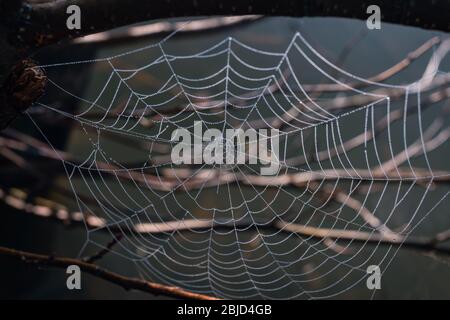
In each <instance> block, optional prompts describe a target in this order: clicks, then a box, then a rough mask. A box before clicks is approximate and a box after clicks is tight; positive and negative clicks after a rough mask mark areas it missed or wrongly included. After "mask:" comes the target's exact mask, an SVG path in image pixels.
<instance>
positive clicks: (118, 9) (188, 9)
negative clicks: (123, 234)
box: [23, 0, 450, 47]
mask: <svg viewBox="0 0 450 320" xmlns="http://www.w3.org/2000/svg"><path fill="white" fill-rule="evenodd" d="M72 4H75V5H78V6H80V8H81V10H82V14H83V23H84V28H82V29H81V30H75V31H73V30H69V29H67V28H65V25H66V19H67V13H66V9H67V7H68V6H69V5H72ZM373 4H376V5H379V6H380V8H381V13H382V21H385V22H390V23H397V24H402V25H407V26H415V27H421V28H424V29H434V30H440V31H450V25H449V23H448V19H447V18H446V16H445V15H444V14H439V13H441V12H449V11H450V3H449V2H448V1H446V0H436V1H433V2H425V1H407V0H389V1H385V0H378V1H372V0H371V1H361V0H347V1H340V0H296V1H292V0H279V1H277V2H276V3H271V2H264V1H258V0H227V1H212V0H195V1H194V0H191V1H186V0H172V1H166V0H152V1H142V0H128V1H122V0H96V1H92V0H75V1H74V0H71V1H65V0H60V1H52V2H46V3H37V4H33V5H31V7H30V21H31V22H32V26H33V27H32V28H28V29H26V30H24V31H23V36H24V39H27V42H28V45H32V46H36V47H40V46H43V45H48V44H52V43H55V42H58V41H61V40H65V39H68V38H69V39H70V38H75V37H79V36H83V35H86V34H92V33H97V32H101V31H105V30H109V29H112V28H115V27H120V26H124V25H129V24H133V23H137V22H142V21H146V20H152V19H164V18H171V17H186V16H211V15H221V16H227V15H248V14H260V15H276V16H296V17H311V16H313V17H342V18H354V19H362V20H365V19H367V18H368V16H369V15H368V14H367V13H366V9H367V7H368V6H369V5H373ZM99 12H101V14H99Z"/></svg>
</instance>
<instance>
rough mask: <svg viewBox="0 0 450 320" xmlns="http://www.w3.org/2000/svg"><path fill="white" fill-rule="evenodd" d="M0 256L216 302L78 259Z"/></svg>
mask: <svg viewBox="0 0 450 320" xmlns="http://www.w3.org/2000/svg"><path fill="white" fill-rule="evenodd" d="M0 255H3V256H8V257H11V258H14V259H16V260H19V261H22V262H25V263H29V264H33V265H37V266H48V267H56V268H67V267H68V266H71V265H77V266H79V267H80V269H81V271H83V272H86V273H88V274H90V275H93V276H95V277H98V278H100V279H103V280H106V281H108V282H111V283H114V284H116V285H118V286H121V287H122V288H124V289H125V290H139V291H142V292H146V293H150V294H154V295H164V296H167V297H172V298H178V299H189V300H218V299H217V298H215V297H211V296H207V295H204V294H198V293H194V292H190V291H187V290H184V289H181V288H178V287H171V286H166V285H163V284H159V283H154V282H149V281H145V280H141V279H138V278H132V277H126V276H123V275H120V274H118V273H115V272H111V271H109V270H106V269H104V268H101V267H99V266H98V265H96V264H92V263H88V262H85V261H82V260H78V259H73V258H63V257H53V256H49V255H43V254H36V253H31V252H26V251H19V250H15V249H11V248H7V247H0Z"/></svg>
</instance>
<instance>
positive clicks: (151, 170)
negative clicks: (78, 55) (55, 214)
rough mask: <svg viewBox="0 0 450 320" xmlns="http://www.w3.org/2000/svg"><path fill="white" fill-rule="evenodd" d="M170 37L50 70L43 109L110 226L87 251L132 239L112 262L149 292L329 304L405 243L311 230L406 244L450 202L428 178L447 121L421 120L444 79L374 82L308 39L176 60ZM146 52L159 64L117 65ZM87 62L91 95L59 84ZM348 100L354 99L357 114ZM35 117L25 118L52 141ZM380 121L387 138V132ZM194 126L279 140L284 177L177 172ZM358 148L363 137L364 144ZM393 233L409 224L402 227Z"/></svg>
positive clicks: (82, 202) (90, 202) (80, 187)
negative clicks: (175, 154)
mask: <svg viewBox="0 0 450 320" xmlns="http://www.w3.org/2000/svg"><path fill="white" fill-rule="evenodd" d="M167 42H168V38H167V39H165V40H163V41H162V42H160V43H157V44H154V45H150V46H146V47H142V48H139V49H137V50H133V51H130V52H126V53H123V54H120V55H116V56H113V57H109V58H105V59H96V60H89V61H77V62H70V63H60V64H52V65H45V66H42V67H43V68H45V70H46V71H47V73H48V75H49V81H50V87H51V88H50V89H49V92H48V93H47V95H46V96H45V97H44V98H43V99H42V100H41V101H40V102H39V103H38V104H37V105H36V106H35V108H36V110H38V109H43V110H45V111H46V112H50V113H53V114H54V115H55V117H57V118H58V117H59V119H64V120H66V121H67V120H69V121H70V123H71V125H72V128H73V131H74V132H75V133H76V134H75V136H74V139H75V141H77V143H79V144H80V145H83V146H84V147H86V145H87V146H88V149H89V151H88V152H87V153H86V152H85V151H76V150H75V151H71V152H69V151H67V153H70V154H71V156H70V157H68V156H65V157H64V156H62V155H61V154H60V153H58V155H59V157H61V160H62V163H63V166H64V168H65V170H66V173H67V178H68V179H67V181H68V184H69V185H70V187H71V189H72V191H73V195H74V198H75V202H76V206H77V207H78V208H77V210H79V211H80V212H83V213H84V215H85V219H95V218H96V219H100V220H101V221H104V222H105V223H104V224H102V225H101V226H100V227H99V228H91V226H90V227H88V223H86V233H87V241H86V246H85V247H87V246H88V245H93V246H97V247H99V248H104V247H105V244H104V238H101V237H100V238H99V237H98V236H99V234H103V235H104V234H105V231H106V233H107V234H110V237H112V238H115V237H117V230H118V229H119V230H120V231H121V233H122V234H123V238H122V240H121V241H120V242H118V244H117V246H116V247H115V248H114V249H113V250H112V251H113V252H114V253H116V254H117V255H119V256H121V257H123V258H124V259H126V260H127V261H130V262H132V263H134V264H135V265H136V267H137V268H138V270H139V272H140V274H141V276H142V277H144V278H146V279H149V280H152V281H157V282H161V283H165V284H169V285H175V286H179V287H183V288H185V289H189V290H192V291H195V292H200V293H205V294H212V295H214V296H218V297H224V298H279V299H281V298H306V299H311V298H314V299H316V298H327V297H333V296H339V295H342V294H345V293H346V292H348V291H349V290H351V289H352V288H356V287H357V286H361V285H364V283H365V279H367V276H368V274H367V267H368V266H369V265H378V266H380V269H381V270H382V271H384V270H386V269H387V267H388V265H389V264H390V263H391V261H392V259H393V258H394V256H395V254H396V253H397V251H398V249H399V247H398V246H391V245H387V246H386V245H381V240H380V243H375V244H374V243H369V242H364V241H362V243H361V242H354V241H353V240H348V239H346V240H345V241H344V242H342V241H339V240H340V239H339V237H331V238H329V237H326V236H324V237H315V236H313V235H308V233H306V234H305V232H304V231H305V230H306V231H308V230H309V229H308V228H317V229H322V228H323V229H325V228H326V229H327V230H335V229H336V230H344V231H354V232H356V233H357V232H366V233H368V234H371V235H383V236H385V237H386V238H389V239H394V240H395V237H396V235H397V234H403V235H408V234H410V233H411V232H413V230H414V229H415V228H416V227H417V226H418V225H419V224H420V223H421V222H422V221H423V220H424V219H425V218H426V217H427V216H428V215H429V214H430V212H432V211H433V210H434V209H435V208H436V207H438V206H439V205H440V204H441V203H442V202H443V201H444V200H445V198H446V197H447V195H448V193H447V192H446V191H445V190H444V191H442V190H441V189H435V188H432V187H433V182H434V181H435V180H436V179H443V178H445V177H446V176H447V174H446V173H440V172H439V170H435V169H434V170H432V168H433V164H432V161H431V160H430V156H429V153H431V152H432V151H435V150H436V149H438V148H439V147H443V144H444V143H443V142H442V141H443V139H442V138H443V137H444V136H447V135H448V134H449V129H448V128H447V127H446V126H445V124H444V123H443V121H442V120H439V119H440V118H439V117H438V118H437V120H436V119H434V120H433V119H431V120H430V118H429V117H426V116H425V111H424V109H425V108H426V107H427V106H425V102H423V101H425V95H426V99H428V98H429V97H430V96H431V95H432V92H433V88H431V87H430V86H431V85H430V82H429V81H428V80H429V79H431V78H432V79H447V78H446V77H447V75H446V74H445V73H443V72H440V71H438V70H437V68H435V70H431V71H432V72H431V73H430V70H428V69H427V72H425V74H424V76H423V77H422V78H421V79H420V80H419V81H416V82H414V83H411V84H408V85H404V86H403V85H389V84H384V83H376V82H372V81H370V80H367V79H363V78H360V77H357V76H355V75H352V74H350V73H348V72H346V71H344V70H342V69H340V68H339V67H337V66H335V65H334V64H333V63H331V62H329V61H328V60H327V59H326V58H324V57H323V56H322V55H320V54H319V53H318V52H317V51H316V50H315V49H314V48H313V47H312V46H311V45H310V44H309V43H308V42H307V41H306V40H305V39H304V38H303V37H302V35H301V34H300V33H296V34H295V36H294V37H293V38H292V40H291V41H290V43H289V44H288V46H287V48H286V50H285V51H283V52H269V51H263V50H260V49H256V48H253V47H251V46H249V45H246V44H244V43H241V42H240V41H239V40H237V39H234V38H231V37H230V38H226V39H224V40H223V41H221V42H219V43H217V44H215V45H213V46H211V47H209V48H206V49H203V50H199V52H196V53H193V54H189V55H174V54H172V53H169V50H168V49H167V48H166V46H167ZM135 55H136V57H137V58H142V57H144V60H147V62H145V63H144V64H142V65H140V66H138V67H135V66H132V67H120V65H121V62H122V61H123V60H126V59H127V58H128V57H130V58H131V57H134V56H135ZM85 64H95V65H100V66H102V68H103V69H102V70H103V71H105V70H106V72H105V74H106V76H105V78H104V79H100V80H98V81H97V82H96V83H95V85H90V89H92V90H90V91H93V92H95V94H93V97H90V98H86V97H80V96H78V95H76V94H74V93H73V92H72V91H71V90H70V88H67V86H65V85H63V84H59V83H57V82H56V81H53V80H52V74H53V72H71V73H73V74H76V72H77V69H76V68H77V67H78V66H80V65H85ZM217 66H218V67H217ZM186 68H187V70H188V71H180V70H182V69H184V70H186ZM66 69H67V70H68V71H67V70H66ZM212 69H214V70H212ZM64 70H66V71H64ZM189 70H190V71H189ZM308 70H309V73H310V74H313V75H315V76H317V77H319V78H321V79H322V80H325V83H327V84H328V85H333V86H334V88H335V90H334V91H337V94H336V95H333V94H332V93H325V96H323V95H322V96H321V97H318V96H317V94H316V92H315V91H314V90H313V89H314V86H311V85H309V87H308V85H304V84H302V83H304V81H302V79H303V77H304V76H306V75H307V74H308ZM187 72H192V73H193V74H195V75H194V76H188V75H187ZM146 75H153V76H154V75H158V77H159V78H160V79H159V82H158V83H159V85H158V86H156V87H154V88H151V87H152V86H154V85H152V86H150V85H149V86H146V84H145V83H146V81H142V78H144V79H146V78H145V76H146ZM138 78H139V81H137V80H136V79H138ZM315 81H317V78H316V79H315ZM355 82H357V83H359V85H358V86H355V85H353V84H354V83H355ZM322 83H323V82H322ZM92 87H93V88H92ZM148 87H150V88H148ZM391 95H392V96H394V98H392V97H391ZM61 97H65V98H67V97H69V98H70V99H74V100H76V101H77V102H78V107H77V110H67V108H64V106H63V105H62V104H61V102H60V100H58V99H59V98H61ZM348 99H356V100H355V101H356V102H355V103H353V104H351V105H349V106H346V105H345V101H348ZM47 100H48V101H47ZM330 102H331V103H330ZM168 110H169V111H168ZM427 110H428V109H427ZM38 115H39V112H36V113H34V111H33V110H32V111H31V112H30V113H29V117H30V119H31V121H33V123H34V124H35V125H36V127H37V128H38V129H39V130H40V132H41V133H42V135H43V137H44V138H45V139H46V141H47V142H48V143H49V144H50V145H52V142H51V138H50V137H49V136H47V135H46V133H45V128H44V127H43V126H42V125H39V124H38V122H39V121H38V120H37V119H38V118H37V117H38ZM390 117H396V119H395V120H394V121H391V120H392V119H390ZM434 118H436V117H434ZM383 119H384V120H385V121H386V120H387V122H385V123H387V124H386V126H385V127H384V129H385V130H384V131H383V132H378V131H379V130H380V128H379V121H381V120H383ZM195 120H199V121H202V123H203V126H204V129H208V128H219V129H221V130H222V132H223V131H224V130H225V129H227V128H243V129H245V128H250V127H253V128H277V129H280V131H279V135H280V145H281V147H280V150H281V151H280V157H279V161H280V164H281V170H280V172H279V173H278V175H276V176H274V177H263V179H261V178H262V177H261V176H259V175H258V172H259V171H258V168H255V167H254V166H250V165H247V164H240V165H236V166H233V167H226V166H219V165H210V166H207V165H205V164H202V165H192V166H183V165H174V164H172V162H171V161H170V157H168V153H170V148H171V146H172V145H173V142H172V141H171V140H170V134H171V132H172V131H173V130H174V129H176V128H187V129H189V130H192V129H193V124H194V121H195ZM358 137H359V138H362V137H363V139H362V140H361V141H362V142H361V143H356V142H355V144H352V143H351V142H352V141H356V140H354V139H356V138H358ZM120 139H126V141H127V144H128V146H130V144H131V145H135V146H142V148H141V150H140V151H139V152H136V153H135V154H134V155H133V156H131V155H130V156H129V157H128V155H127V152H128V151H127V150H128V149H125V151H124V149H123V146H122V149H121V148H119V147H118V145H116V144H115V143H117V142H116V140H120ZM352 139H353V140H352ZM347 141H350V142H347ZM132 157H133V158H134V159H133V161H131V160H130V159H129V158H132ZM136 159H137V160H136ZM406 171H408V172H409V174H408V175H407V176H405V175H404V174H403V172H406ZM264 179H265V180H264ZM269 183H270V185H269ZM430 203H431V205H430ZM391 223H392V224H393V225H397V226H398V225H401V229H400V230H396V231H393V230H391V229H390V228H389V227H388V225H389V224H391ZM290 226H293V229H290V228H289V227H290ZM298 226H302V228H303V229H301V232H297V231H298ZM296 228H297V229H296ZM315 230H316V229H315ZM366 290H367V289H366Z"/></svg>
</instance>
